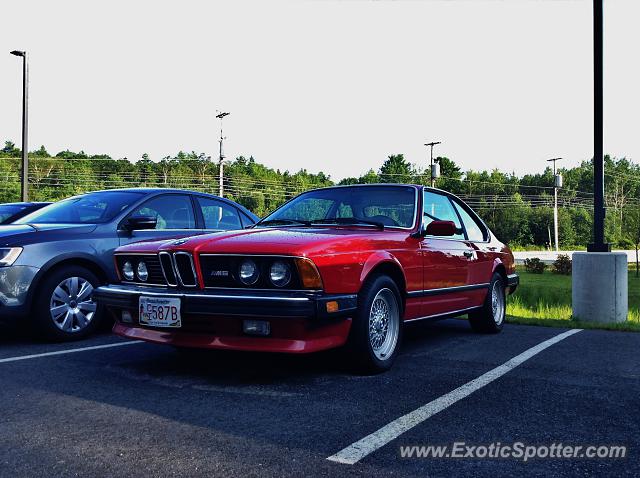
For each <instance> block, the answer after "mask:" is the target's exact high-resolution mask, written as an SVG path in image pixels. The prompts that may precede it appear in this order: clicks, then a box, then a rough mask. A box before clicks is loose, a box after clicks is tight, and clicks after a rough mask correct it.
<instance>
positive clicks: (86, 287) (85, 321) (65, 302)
mask: <svg viewBox="0 0 640 478" xmlns="http://www.w3.org/2000/svg"><path fill="white" fill-rule="evenodd" d="M92 294H93V285H91V282H89V281H88V280H87V279H84V278H82V277H69V278H66V279H64V280H63V281H61V282H60V283H59V284H58V285H57V287H56V288H55V289H54V290H53V294H52V295H51V300H50V303H49V312H50V314H51V319H52V320H53V323H54V324H55V325H56V326H57V327H58V328H59V329H60V330H62V331H64V332H67V333H76V332H79V331H81V330H83V329H84V328H86V327H87V326H88V325H89V323H90V322H91V320H92V319H93V316H94V314H95V312H96V309H97V305H96V303H95V302H94V301H93V299H92Z"/></svg>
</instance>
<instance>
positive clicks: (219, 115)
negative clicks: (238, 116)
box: [216, 110, 231, 197]
mask: <svg viewBox="0 0 640 478" xmlns="http://www.w3.org/2000/svg"><path fill="white" fill-rule="evenodd" d="M230 114H231V113H229V112H224V111H219V110H216V118H218V119H219V120H220V139H219V140H218V142H219V143H220V154H219V156H218V166H219V170H220V179H219V188H220V190H219V193H218V195H219V196H220V197H224V171H223V169H224V165H223V161H224V148H223V146H222V143H223V142H224V140H225V139H227V137H226V136H223V134H222V120H223V118H224V117H225V116H228V115H230Z"/></svg>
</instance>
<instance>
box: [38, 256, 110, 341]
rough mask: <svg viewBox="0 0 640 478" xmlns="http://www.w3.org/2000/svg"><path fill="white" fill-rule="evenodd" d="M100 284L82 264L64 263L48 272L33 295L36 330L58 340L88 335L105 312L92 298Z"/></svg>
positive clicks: (97, 324)
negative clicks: (64, 264) (67, 264)
mask: <svg viewBox="0 0 640 478" xmlns="http://www.w3.org/2000/svg"><path fill="white" fill-rule="evenodd" d="M99 285H100V280H99V279H98V277H96V275H95V274H94V273H93V272H91V271H90V270H88V269H86V268H84V267H81V266H75V265H69V266H63V267H61V268H59V269H57V270H55V271H53V272H52V273H50V274H48V275H47V276H46V277H45V278H44V279H43V280H42V282H41V283H40V285H39V287H38V290H37V292H36V296H35V302H34V311H33V321H34V325H35V327H36V331H37V332H38V333H39V334H40V335H43V336H45V337H46V338H49V339H53V340H58V341H69V340H79V339H82V338H84V337H86V336H88V335H89V334H91V333H92V332H93V331H95V330H96V328H97V327H98V326H99V324H100V320H101V319H102V316H103V315H104V314H103V313H102V310H101V308H100V307H99V306H98V305H97V304H96V302H95V301H94V300H93V291H94V289H95V288H96V287H98V286H99Z"/></svg>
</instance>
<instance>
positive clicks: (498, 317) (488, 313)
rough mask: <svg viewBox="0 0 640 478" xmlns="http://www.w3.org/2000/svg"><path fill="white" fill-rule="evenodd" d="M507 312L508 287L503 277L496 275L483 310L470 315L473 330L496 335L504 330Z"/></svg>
mask: <svg viewBox="0 0 640 478" xmlns="http://www.w3.org/2000/svg"><path fill="white" fill-rule="evenodd" d="M506 312H507V294H506V285H505V283H504V280H503V278H502V276H501V275H500V274H498V273H495V274H493V277H492V278H491V282H490V283H489V292H487V297H486V299H485V301H484V304H483V305H482V308H480V309H479V310H477V311H474V312H471V313H470V314H469V322H470V323H471V328H472V329H473V330H475V331H476V332H481V333H489V334H496V333H498V332H500V331H501V330H502V325H503V324H504V319H505V316H506Z"/></svg>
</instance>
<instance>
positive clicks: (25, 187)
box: [11, 50, 29, 202]
mask: <svg viewBox="0 0 640 478" xmlns="http://www.w3.org/2000/svg"><path fill="white" fill-rule="evenodd" d="M11 54H12V55H15V56H21V57H22V171H21V173H20V183H21V185H22V187H21V190H22V191H21V197H22V199H21V200H22V201H23V202H26V201H28V200H29V145H28V141H27V138H28V121H29V109H28V108H29V64H28V62H27V52H26V51H19V50H13V51H12V52H11Z"/></svg>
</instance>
